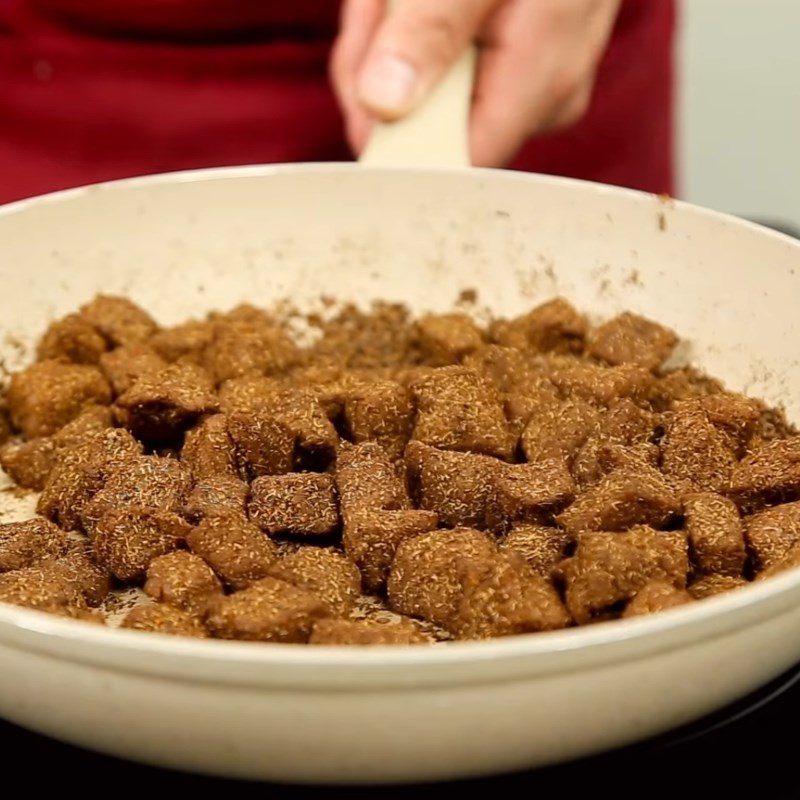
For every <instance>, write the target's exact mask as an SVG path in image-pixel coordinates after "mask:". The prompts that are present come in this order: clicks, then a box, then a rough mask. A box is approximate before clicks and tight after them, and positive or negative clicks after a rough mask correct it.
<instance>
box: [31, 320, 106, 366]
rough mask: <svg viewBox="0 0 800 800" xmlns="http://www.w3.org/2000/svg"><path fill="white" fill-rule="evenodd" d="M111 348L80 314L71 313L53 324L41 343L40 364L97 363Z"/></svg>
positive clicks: (38, 354) (39, 348)
mask: <svg viewBox="0 0 800 800" xmlns="http://www.w3.org/2000/svg"><path fill="white" fill-rule="evenodd" d="M107 348H108V345H107V343H106V340H105V339H104V338H103V337H102V336H101V335H100V334H99V333H98V332H97V329H96V328H95V327H94V325H92V324H91V323H90V322H89V321H88V320H86V319H84V318H83V317H82V316H81V315H80V314H68V315H67V316H66V317H64V318H63V319H60V320H57V321H56V322H54V323H52V324H51V325H50V327H49V328H48V329H47V330H46V331H45V333H44V336H42V338H41V339H40V340H39V345H38V347H37V348H36V355H37V357H38V359H39V361H49V360H50V359H55V360H57V361H70V362H72V363H73V364H97V362H98V361H99V360H100V357H101V356H102V355H103V353H105V352H106V349H107Z"/></svg>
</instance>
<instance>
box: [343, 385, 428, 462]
mask: <svg viewBox="0 0 800 800" xmlns="http://www.w3.org/2000/svg"><path fill="white" fill-rule="evenodd" d="M343 394H344V398H343V399H344V403H343V415H344V422H345V426H346V428H347V433H348V438H349V439H350V440H351V441H353V442H355V443H356V444H360V443H361V442H377V443H378V444H379V445H381V447H383V448H384V449H385V450H386V452H387V453H388V454H389V457H390V458H392V459H396V458H399V457H400V456H401V455H402V454H403V450H404V449H405V446H406V443H407V442H408V440H409V438H410V436H411V431H412V429H413V427H414V404H413V403H412V401H411V392H409V390H408V389H406V387H404V386H401V385H400V384H399V383H395V382H394V381H370V382H366V381H360V382H359V384H357V385H354V386H352V387H351V388H349V389H347V390H346V391H345V392H344V393H343Z"/></svg>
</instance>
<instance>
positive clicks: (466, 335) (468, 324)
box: [417, 313, 483, 367]
mask: <svg viewBox="0 0 800 800" xmlns="http://www.w3.org/2000/svg"><path fill="white" fill-rule="evenodd" d="M417 336H418V338H419V347H420V351H421V352H422V356H423V358H424V359H425V361H426V363H428V364H431V365H432V366H435V367H444V366H447V365H448V364H455V363H457V362H459V361H460V360H461V359H462V358H463V357H464V356H466V355H468V354H469V353H472V352H474V351H475V350H477V349H478V348H479V347H480V346H481V345H482V344H483V336H482V334H481V330H480V328H479V327H478V326H477V325H476V324H475V323H474V322H473V320H472V319H471V318H470V317H469V316H467V315H466V314H459V313H454V314H428V315H426V316H424V317H422V318H421V319H420V320H419V321H418V322H417Z"/></svg>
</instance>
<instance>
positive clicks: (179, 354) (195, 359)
mask: <svg viewBox="0 0 800 800" xmlns="http://www.w3.org/2000/svg"><path fill="white" fill-rule="evenodd" d="M213 338H214V324H213V323H212V322H198V321H196V320H190V321H189V322H184V323H183V324H181V325H176V326H175V327H173V328H164V329H163V330H161V331H159V332H158V333H156V334H155V335H154V336H153V337H152V338H151V339H150V342H149V343H150V346H151V347H152V348H153V349H154V350H155V351H156V352H157V353H158V354H159V355H160V356H161V358H163V359H164V360H165V361H168V362H170V363H171V364H174V363H175V362H178V361H179V362H181V363H182V364H201V363H202V361H203V353H204V352H205V349H206V348H207V347H208V346H209V345H210V344H211V341H212V339H213Z"/></svg>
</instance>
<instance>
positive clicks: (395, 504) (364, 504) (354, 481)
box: [336, 442, 411, 525]
mask: <svg viewBox="0 0 800 800" xmlns="http://www.w3.org/2000/svg"><path fill="white" fill-rule="evenodd" d="M336 488H337V490H338V492H339V501H340V504H341V509H342V517H343V519H344V523H345V525H347V524H348V521H349V519H350V517H351V516H352V515H355V514H359V513H361V512H363V511H397V510H400V509H405V508H410V507H411V504H410V502H409V499H408V494H407V492H406V487H405V484H404V483H403V481H402V480H401V478H400V477H399V475H398V473H397V471H396V470H395V468H394V466H393V464H392V462H391V461H390V460H389V457H388V455H387V454H386V451H385V450H384V449H383V448H382V447H381V446H380V445H378V444H375V443H374V442H365V443H364V444H359V445H347V446H343V447H342V448H341V450H340V452H339V458H338V459H337V461H336Z"/></svg>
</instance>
